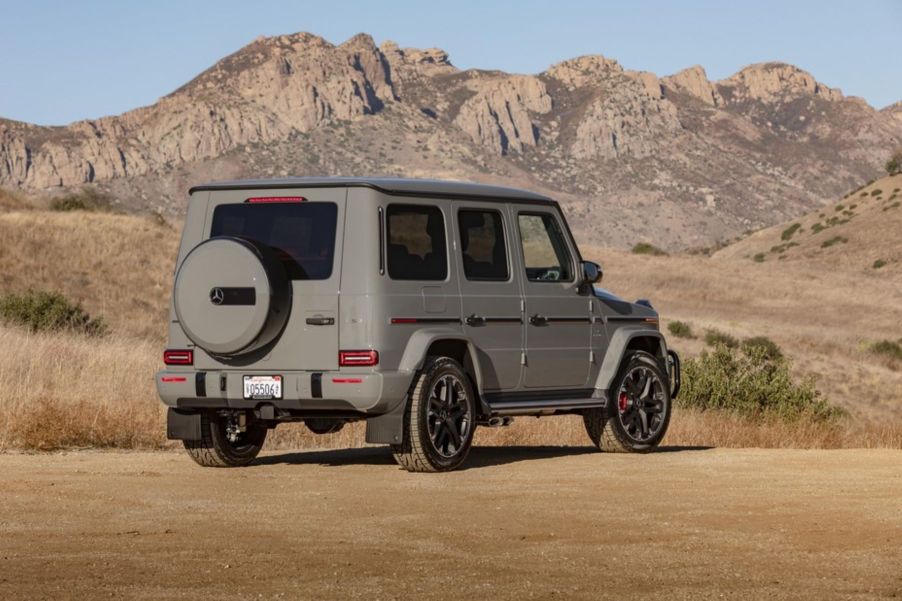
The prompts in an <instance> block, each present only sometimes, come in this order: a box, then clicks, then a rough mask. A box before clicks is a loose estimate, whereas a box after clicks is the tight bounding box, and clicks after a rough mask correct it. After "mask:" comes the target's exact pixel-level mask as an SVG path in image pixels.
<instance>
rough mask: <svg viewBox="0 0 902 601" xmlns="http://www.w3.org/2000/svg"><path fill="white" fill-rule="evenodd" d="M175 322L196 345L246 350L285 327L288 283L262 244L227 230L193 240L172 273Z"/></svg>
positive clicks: (219, 351)
mask: <svg viewBox="0 0 902 601" xmlns="http://www.w3.org/2000/svg"><path fill="white" fill-rule="evenodd" d="M174 288H175V291H174V294H173V303H174V305H175V313H176V316H177V317H178V320H179V323H180V324H181V326H182V329H184V331H185V334H187V335H188V338H190V339H191V340H192V341H193V342H194V343H195V344H196V345H197V346H199V347H201V348H202V349H204V350H206V351H209V352H210V353H212V354H214V355H219V356H237V355H243V354H247V353H250V352H252V351H255V350H257V349H259V348H260V347H262V346H265V345H267V344H269V343H270V342H272V341H273V339H275V337H276V336H278V335H279V333H280V332H281V331H282V329H283V328H284V327H285V323H286V322H287V321H288V313H289V311H290V308H291V286H290V282H289V280H288V276H287V274H286V272H285V268H284V266H283V265H282V264H281V263H280V262H279V260H278V258H277V257H276V256H275V253H274V252H273V251H272V250H271V249H270V248H269V247H267V246H265V245H263V244H260V243H257V242H254V241H252V240H247V239H244V238H234V237H231V236H221V237H216V238H210V239H209V240H207V241H205V242H202V243H201V244H198V245H197V246H196V247H194V249H193V250H191V252H190V253H188V256H186V257H185V260H184V261H182V265H181V267H179V270H178V273H177V274H176V276H175V286H174Z"/></svg>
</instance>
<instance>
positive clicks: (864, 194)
mask: <svg viewBox="0 0 902 601" xmlns="http://www.w3.org/2000/svg"><path fill="white" fill-rule="evenodd" d="M867 195H868V192H867V190H865V191H864V192H862V193H861V194H859V196H867Z"/></svg>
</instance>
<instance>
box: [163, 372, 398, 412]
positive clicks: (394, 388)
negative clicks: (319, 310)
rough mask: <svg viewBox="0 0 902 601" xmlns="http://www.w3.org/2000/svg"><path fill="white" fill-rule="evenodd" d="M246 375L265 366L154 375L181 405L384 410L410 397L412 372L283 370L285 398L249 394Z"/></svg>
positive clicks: (167, 399)
mask: <svg viewBox="0 0 902 601" xmlns="http://www.w3.org/2000/svg"><path fill="white" fill-rule="evenodd" d="M245 375H271V374H269V373H264V372H260V371H251V372H233V371H228V372H227V371H194V370H163V371H160V372H157V374H156V376H155V377H154V381H155V383H156V386H157V393H158V394H159V396H160V400H161V401H162V402H163V404H165V405H166V406H168V407H173V408H178V409H200V408H228V409H255V408H257V407H259V406H261V405H273V406H275V407H276V408H279V409H284V410H286V411H312V412H329V411H338V412H343V411H348V412H358V413H366V414H372V415H378V414H382V413H385V412H387V411H389V410H391V409H392V408H393V407H394V406H395V405H396V404H397V403H398V402H400V401H401V400H403V399H404V397H405V395H406V394H407V389H408V387H409V386H410V381H411V378H412V377H413V376H412V374H407V373H404V372H378V373H372V372H370V373H344V372H280V374H279V375H281V376H282V377H283V385H282V398H281V399H277V400H254V399H245V398H243V383H242V382H243V377H244V376H245Z"/></svg>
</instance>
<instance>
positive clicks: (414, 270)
mask: <svg viewBox="0 0 902 601" xmlns="http://www.w3.org/2000/svg"><path fill="white" fill-rule="evenodd" d="M385 221H386V223H385V229H386V237H387V238H388V275H389V277H391V278H392V279H393V280H444V279H446V278H447V277H448V247H447V240H446V239H445V219H444V217H443V216H442V211H441V209H439V208H438V207H430V206H425V205H424V206H420V205H389V206H388V209H387V210H386V220H385Z"/></svg>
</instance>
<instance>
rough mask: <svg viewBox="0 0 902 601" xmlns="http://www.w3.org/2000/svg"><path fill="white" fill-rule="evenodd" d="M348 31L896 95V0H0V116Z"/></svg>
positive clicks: (541, 59)
mask: <svg viewBox="0 0 902 601" xmlns="http://www.w3.org/2000/svg"><path fill="white" fill-rule="evenodd" d="M296 31H310V32H313V33H316V34H319V35H322V36H323V37H325V38H326V39H328V40H330V41H332V42H336V43H338V42H341V41H343V40H345V39H347V38H348V37H350V36H352V35H354V34H355V33H358V32H361V31H363V32H367V33H370V34H371V35H372V36H373V37H374V38H375V39H376V41H377V43H378V42H381V41H383V40H386V39H391V40H395V41H397V42H398V43H399V44H401V45H402V46H413V47H432V46H437V47H440V48H444V49H445V50H447V51H448V52H449V53H450V55H451V60H452V62H453V63H454V64H455V65H457V66H458V67H463V68H467V67H481V68H496V69H504V70H506V71H514V72H520V73H537V72H539V71H542V70H543V69H545V68H546V67H547V66H548V65H550V64H552V63H554V62H557V61H559V60H562V59H565V58H571V57H574V56H578V55H581V54H604V55H605V56H609V57H611V58H615V59H617V60H618V61H620V63H621V64H623V65H624V66H625V67H626V68H630V69H641V70H647V71H653V72H655V73H657V74H658V75H666V74H669V73H673V72H675V71H678V70H679V69H681V68H683V67H687V66H690V65H693V64H701V65H702V66H704V67H705V69H707V71H708V76H709V77H711V78H712V79H716V78H722V77H726V76H728V75H730V74H732V73H733V72H735V71H737V70H738V69H740V68H741V67H743V66H744V65H747V64H750V63H754V62H761V61H768V60H781V61H786V62H789V63H793V64H796V65H798V66H800V67H802V68H804V69H806V70H808V71H811V72H812V73H813V74H814V76H815V77H816V78H817V79H819V80H820V81H822V82H824V83H826V84H827V85H830V86H837V87H840V88H842V90H843V91H844V92H845V93H846V94H849V95H856V96H863V97H864V98H865V99H867V100H868V102H870V103H871V104H872V105H874V106H876V107H877V108H882V107H883V106H885V105H887V104H890V103H892V102H895V101H897V100H902V0H858V1H854V2H853V1H847V2H840V1H835V0H820V1H810V0H795V1H794V0H784V1H782V2H779V1H774V0H756V1H754V2H733V1H729V0H721V1H713V0H684V1H676V0H674V1H672V2H666V1H663V0H662V1H647V2H640V1H635V2H628V1H625V0H621V1H618V2H601V1H599V2H589V1H585V2H579V1H568V0H554V1H550V2H537V1H534V0H521V1H519V2H513V1H505V2H492V1H490V0H479V1H470V0H456V1H455V2H430V1H428V0H427V1H419V2H408V1H404V2H394V1H389V0H381V1H377V0H370V1H364V2H350V1H349V2H341V1H338V0H331V1H323V0H318V1H315V2H306V1H295V2H275V1H268V0H260V1H257V2H252V1H248V0H244V1H232V0H218V1H207V0H178V1H171V0H156V1H148V2H139V1H137V0H134V1H133V0H118V1H112V0H111V1H100V0H97V1H90V0H83V1H62V0H58V1H51V0H28V1H23V0H0V56H2V66H0V117H6V118H12V119H19V120H23V121H30V122H35V123H41V124H64V123H68V122H71V121H74V120H77V119H85V118H92V117H99V116H102V115H109V114H116V113H121V112H123V111H126V110H128V109H132V108H135V107H138V106H143V105H146V104H150V103H152V102H154V101H155V100H156V99H157V98H159V97H160V96H163V95H165V94H167V93H168V92H170V91H172V90H174V89H175V88H177V87H178V86H180V85H181V84H183V83H184V82H186V81H187V80H189V79H191V78H192V77H193V76H194V75H196V74H197V73H199V72H200V71H202V70H203V69H205V68H207V67H209V66H210V65H211V64H213V63H214V62H215V61H216V60H218V59H219V58H221V57H223V56H225V55H226V54H229V53H231V52H234V51H235V50H237V49H239V48H240V47H242V46H243V45H245V44H247V43H249V42H250V41H252V40H253V39H254V38H255V37H257V36H259V35H275V34H280V33H293V32H296Z"/></svg>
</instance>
